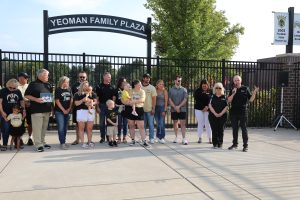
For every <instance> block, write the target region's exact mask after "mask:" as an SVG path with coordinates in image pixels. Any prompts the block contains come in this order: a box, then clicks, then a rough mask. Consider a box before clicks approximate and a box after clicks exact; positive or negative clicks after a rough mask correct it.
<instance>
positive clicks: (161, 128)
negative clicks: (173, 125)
mask: <svg viewBox="0 0 300 200" xmlns="http://www.w3.org/2000/svg"><path fill="white" fill-rule="evenodd" d="M164 111H165V106H156V107H155V114H154V117H155V121H156V128H157V131H156V137H157V138H158V139H163V138H165V136H166V130H165V117H163V116H162V115H161V114H162V113H163V112H164Z"/></svg>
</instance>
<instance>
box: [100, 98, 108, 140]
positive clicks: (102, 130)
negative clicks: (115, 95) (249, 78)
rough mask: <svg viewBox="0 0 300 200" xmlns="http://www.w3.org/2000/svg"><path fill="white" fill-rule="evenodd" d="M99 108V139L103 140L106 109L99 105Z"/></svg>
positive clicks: (103, 105)
mask: <svg viewBox="0 0 300 200" xmlns="http://www.w3.org/2000/svg"><path fill="white" fill-rule="evenodd" d="M99 108H100V110H101V112H100V114H99V117H100V120H99V126H100V137H101V139H103V140H105V136H106V126H105V115H106V112H107V107H106V105H105V104H103V103H101V104H99Z"/></svg>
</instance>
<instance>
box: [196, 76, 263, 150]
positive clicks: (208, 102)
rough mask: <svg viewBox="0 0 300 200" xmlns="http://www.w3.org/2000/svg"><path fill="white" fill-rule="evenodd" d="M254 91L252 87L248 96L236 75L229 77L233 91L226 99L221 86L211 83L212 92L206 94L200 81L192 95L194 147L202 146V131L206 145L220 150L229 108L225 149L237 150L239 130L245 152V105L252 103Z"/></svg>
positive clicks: (206, 90)
mask: <svg viewBox="0 0 300 200" xmlns="http://www.w3.org/2000/svg"><path fill="white" fill-rule="evenodd" d="M258 89H259V88H258V87H256V86H255V87H254V90H253V92H251V91H250V89H249V87H247V86H244V85H242V79H241V77H240V76H238V75H236V76H234V77H233V87H232V89H231V90H230V92H229V95H228V97H226V95H225V88H224V87H223V84H222V83H220V82H218V83H215V84H214V86H213V89H212V90H210V87H209V83H208V81H207V80H202V81H201V83H200V86H199V88H198V89H196V90H195V92H194V99H195V116H196V118H197V121H198V128H197V133H198V138H199V139H198V143H201V142H202V134H203V131H204V127H205V131H206V133H207V138H208V140H209V143H210V144H213V148H222V147H223V138H224V129H225V123H226V121H227V119H228V110H229V104H230V105H231V106H230V112H229V113H230V120H231V126H232V135H233V141H232V143H233V144H232V145H231V146H230V147H229V148H228V149H229V150H233V149H237V148H238V130H239V127H241V129H242V138H243V151H244V152H246V151H248V131H247V116H248V114H247V107H248V103H249V102H253V101H254V99H255V97H256V94H257V92H258Z"/></svg>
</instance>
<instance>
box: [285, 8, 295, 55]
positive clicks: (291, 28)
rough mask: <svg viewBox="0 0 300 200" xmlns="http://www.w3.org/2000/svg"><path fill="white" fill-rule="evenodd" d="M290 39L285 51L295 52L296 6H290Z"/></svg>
mask: <svg viewBox="0 0 300 200" xmlns="http://www.w3.org/2000/svg"><path fill="white" fill-rule="evenodd" d="M288 12H289V39H288V44H287V45H286V50H285V53H293V43H294V41H293V40H294V37H293V35H294V7H289V9H288Z"/></svg>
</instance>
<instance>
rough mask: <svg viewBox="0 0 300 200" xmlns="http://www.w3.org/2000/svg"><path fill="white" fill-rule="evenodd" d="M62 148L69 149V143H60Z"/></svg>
mask: <svg viewBox="0 0 300 200" xmlns="http://www.w3.org/2000/svg"><path fill="white" fill-rule="evenodd" d="M60 148H61V149H62V150H67V149H69V146H68V145H67V144H61V145H60Z"/></svg>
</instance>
